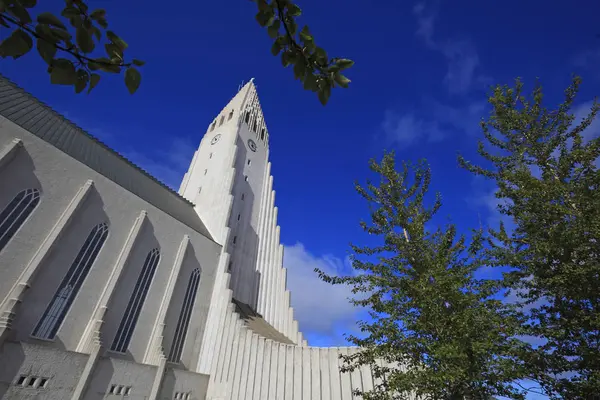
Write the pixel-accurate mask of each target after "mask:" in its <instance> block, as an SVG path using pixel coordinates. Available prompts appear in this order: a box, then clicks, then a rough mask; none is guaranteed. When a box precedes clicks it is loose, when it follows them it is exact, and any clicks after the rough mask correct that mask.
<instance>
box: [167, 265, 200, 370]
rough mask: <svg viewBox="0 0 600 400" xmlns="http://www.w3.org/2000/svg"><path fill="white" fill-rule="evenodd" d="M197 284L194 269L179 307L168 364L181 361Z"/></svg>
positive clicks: (198, 276) (195, 270)
mask: <svg viewBox="0 0 600 400" xmlns="http://www.w3.org/2000/svg"><path fill="white" fill-rule="evenodd" d="M199 283H200V270H199V269H198V268H196V269H194V270H193V271H192V274H191V276H190V280H189V282H188V286H187V289H186V291H185V296H184V297H183V304H182V305H181V311H180V312H179V320H178V321H177V327H176V328H175V335H174V336H173V345H172V346H171V351H170V352H169V361H170V362H179V360H180V359H181V353H182V352H183V345H184V344H185V337H186V335H187V330H188V327H189V325H190V318H191V316H192V308H193V307H194V301H196V292H197V291H198V284H199Z"/></svg>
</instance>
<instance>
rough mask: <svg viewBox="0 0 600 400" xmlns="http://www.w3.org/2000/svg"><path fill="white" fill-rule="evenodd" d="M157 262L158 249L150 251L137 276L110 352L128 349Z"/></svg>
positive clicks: (121, 351)
mask: <svg viewBox="0 0 600 400" xmlns="http://www.w3.org/2000/svg"><path fill="white" fill-rule="evenodd" d="M159 260H160V251H159V250H158V249H152V250H151V251H150V252H149V253H148V255H147V256H146V261H144V266H143V267H142V271H141V272H140V275H139V276H138V279H137V282H136V284H135V288H134V289H133V293H132V294H131V297H130V298H129V304H127V308H126V309H125V314H123V319H121V324H120V325H119V329H118V330H117V335H116V336H115V339H114V340H113V343H112V346H110V349H111V350H112V351H118V352H120V353H124V352H125V351H126V350H127V347H129V342H130V341H131V336H132V335H133V330H134V329H135V325H136V324H137V320H138V318H139V316H140V312H141V311H142V306H143V305H144V301H145V300H146V295H147V294H148V290H149V289H150V284H151V283H152V278H153V277H154V272H156V266H157V265H158V261H159Z"/></svg>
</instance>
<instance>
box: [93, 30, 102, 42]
mask: <svg viewBox="0 0 600 400" xmlns="http://www.w3.org/2000/svg"><path fill="white" fill-rule="evenodd" d="M91 30H92V33H93V34H94V36H96V40H97V41H100V40H102V32H101V31H100V29H98V28H96V27H95V26H92V28H91Z"/></svg>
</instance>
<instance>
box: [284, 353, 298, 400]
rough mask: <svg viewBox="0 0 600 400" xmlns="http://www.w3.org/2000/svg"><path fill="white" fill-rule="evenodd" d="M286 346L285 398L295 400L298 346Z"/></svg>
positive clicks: (285, 399)
mask: <svg viewBox="0 0 600 400" xmlns="http://www.w3.org/2000/svg"><path fill="white" fill-rule="evenodd" d="M284 347H285V381H284V382H285V391H284V400H294V355H295V353H294V350H295V348H296V346H290V345H284Z"/></svg>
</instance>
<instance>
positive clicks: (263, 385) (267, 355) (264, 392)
mask: <svg viewBox="0 0 600 400" xmlns="http://www.w3.org/2000/svg"><path fill="white" fill-rule="evenodd" d="M272 348H273V341H272V340H271V339H267V340H265V347H264V352H263V355H264V359H263V370H262V376H261V381H260V397H255V398H257V399H260V400H268V399H269V398H270V397H269V378H270V377H271V376H272V375H273V374H274V372H272V371H276V370H277V369H275V370H273V369H272V365H271V355H272V354H273V352H272ZM275 361H277V359H275Z"/></svg>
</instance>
